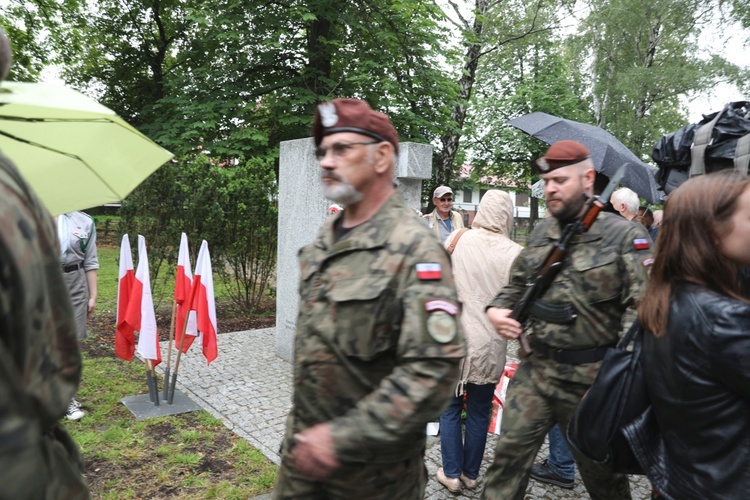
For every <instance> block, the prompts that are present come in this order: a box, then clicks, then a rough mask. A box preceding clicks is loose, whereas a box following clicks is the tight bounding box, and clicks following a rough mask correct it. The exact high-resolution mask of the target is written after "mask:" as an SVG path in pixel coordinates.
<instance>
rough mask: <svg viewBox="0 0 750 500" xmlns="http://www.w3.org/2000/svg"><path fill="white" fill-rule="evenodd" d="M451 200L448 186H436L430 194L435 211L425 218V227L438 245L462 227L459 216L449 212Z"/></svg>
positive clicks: (451, 211)
mask: <svg viewBox="0 0 750 500" xmlns="http://www.w3.org/2000/svg"><path fill="white" fill-rule="evenodd" d="M453 199H454V196H453V190H452V189H451V188H449V187H448V186H438V187H437V188H435V191H434V192H433V193H432V204H433V205H435V210H433V211H432V213H431V214H430V215H429V217H428V218H427V225H428V226H429V227H430V229H432V232H433V233H434V234H435V236H436V237H437V238H438V239H439V240H440V243H445V240H446V239H447V238H448V235H449V234H451V233H452V232H453V231H455V230H456V229H461V228H462V227H464V221H463V218H462V217H461V214H459V213H458V212H454V211H453V210H451V209H452V208H453Z"/></svg>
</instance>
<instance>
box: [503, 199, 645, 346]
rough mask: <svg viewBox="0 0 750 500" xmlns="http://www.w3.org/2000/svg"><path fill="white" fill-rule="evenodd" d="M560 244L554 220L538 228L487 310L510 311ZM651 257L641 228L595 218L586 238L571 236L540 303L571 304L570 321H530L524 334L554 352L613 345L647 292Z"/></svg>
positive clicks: (610, 217)
mask: <svg viewBox="0 0 750 500" xmlns="http://www.w3.org/2000/svg"><path fill="white" fill-rule="evenodd" d="M559 238H560V225H559V224H558V222H557V220H556V219H554V218H552V217H549V218H547V219H545V220H544V221H543V222H541V223H540V224H539V225H538V226H537V228H536V229H535V230H534V232H533V233H532V234H531V238H530V240H529V242H528V244H527V246H526V248H524V249H523V250H522V251H521V253H520V254H519V256H518V258H517V259H516V261H515V262H514V264H513V270H512V275H511V281H510V284H509V285H508V286H506V287H505V288H503V289H502V290H501V291H500V293H499V294H498V296H497V297H496V298H495V300H493V301H492V302H491V303H490V306H496V307H501V308H509V309H510V308H512V307H513V305H514V304H515V303H516V301H517V300H518V299H519V298H520V297H521V295H522V293H523V292H524V288H525V285H526V282H527V280H528V279H529V278H530V277H531V276H532V274H533V273H534V272H536V270H537V268H538V267H539V265H540V264H541V263H542V261H543V260H544V258H545V257H546V256H547V253H548V252H549V250H550V248H551V246H552V244H553V243H554V242H555V241H557V240H558V239H559ZM651 252H652V249H651V239H650V238H649V236H648V233H647V232H646V229H645V228H644V227H643V226H641V225H640V224H637V223H632V222H629V221H627V220H625V219H624V218H622V217H620V216H619V215H614V214H610V213H601V214H599V217H598V218H597V220H596V221H594V224H593V225H592V226H591V228H590V229H589V231H588V232H586V233H579V234H577V235H575V236H573V238H572V239H571V242H570V244H569V246H568V254H567V256H566V258H565V262H564V264H563V268H562V271H560V274H558V275H557V276H556V277H555V280H554V281H553V282H552V285H551V286H550V288H549V289H548V290H547V292H546V293H545V294H544V296H543V297H542V300H544V301H546V302H549V303H551V304H566V303H569V304H571V305H572V306H573V308H574V309H575V313H576V315H577V317H576V319H575V321H573V322H572V323H571V324H558V323H550V322H547V321H544V320H542V319H539V318H534V317H533V316H532V317H531V318H530V319H529V322H528V324H527V333H528V334H529V335H530V336H533V337H534V338H536V339H537V340H539V341H541V342H544V343H545V344H548V345H550V346H552V347H555V348H558V349H587V348H591V347H597V346H607V345H612V344H614V343H616V342H617V340H618V337H620V336H622V335H623V334H624V333H625V332H626V331H627V328H628V327H629V326H630V325H631V324H632V322H633V321H634V320H635V318H636V316H637V314H636V306H637V302H638V299H639V298H640V297H641V296H642V295H643V293H644V292H645V290H646V285H647V282H648V267H649V266H650V265H651V263H652V262H653V259H652V256H651Z"/></svg>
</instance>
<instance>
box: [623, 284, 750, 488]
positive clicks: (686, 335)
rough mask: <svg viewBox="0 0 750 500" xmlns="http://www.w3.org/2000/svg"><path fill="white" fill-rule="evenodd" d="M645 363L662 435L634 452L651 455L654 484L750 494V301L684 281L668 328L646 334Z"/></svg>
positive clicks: (649, 471) (674, 301)
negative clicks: (646, 448)
mask: <svg viewBox="0 0 750 500" xmlns="http://www.w3.org/2000/svg"><path fill="white" fill-rule="evenodd" d="M642 366H644V370H645V373H646V376H647V383H648V388H649V394H650V396H651V401H652V411H653V415H654V417H655V419H656V421H657V422H658V427H659V431H660V433H659V434H660V438H659V440H660V441H661V442H659V443H658V444H655V443H654V444H653V445H652V447H651V453H639V450H637V449H634V451H635V452H636V454H639V455H640V456H641V457H643V456H650V460H651V463H650V467H648V470H647V472H648V473H649V474H648V475H649V478H650V479H651V480H652V482H653V483H654V485H655V486H656V488H657V489H658V490H659V491H660V492H661V493H662V494H663V495H665V496H666V497H667V498H676V499H680V500H681V499H689V498H701V499H707V498H710V499H719V498H721V499H735V498H736V499H739V498H748V495H750V305H748V304H745V303H744V302H741V301H738V300H735V299H731V298H728V297H726V296H724V295H719V294H717V293H714V292H712V291H710V290H708V289H706V288H703V287H700V286H698V285H693V284H681V285H679V286H678V287H676V289H675V290H674V292H673V295H672V301H671V304H670V309H669V322H668V326H667V332H666V334H665V335H663V336H662V337H658V338H657V337H654V336H653V335H649V334H646V336H645V338H644V352H643V365H642ZM654 449H659V450H660V452H659V453H656V454H655V453H653V450H654ZM640 451H641V452H643V451H644V450H640Z"/></svg>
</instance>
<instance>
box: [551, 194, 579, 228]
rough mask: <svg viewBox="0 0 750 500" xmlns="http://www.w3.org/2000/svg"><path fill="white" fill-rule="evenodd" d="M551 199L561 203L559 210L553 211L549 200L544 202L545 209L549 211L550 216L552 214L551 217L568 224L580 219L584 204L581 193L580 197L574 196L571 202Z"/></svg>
mask: <svg viewBox="0 0 750 500" xmlns="http://www.w3.org/2000/svg"><path fill="white" fill-rule="evenodd" d="M552 199H553V200H555V201H559V202H561V203H562V205H561V206H560V207H559V208H557V209H553V208H552V207H550V204H549V202H550V200H546V201H547V208H548V209H549V212H550V214H552V216H553V217H554V218H555V219H557V220H559V221H560V222H569V221H572V220H575V219H577V218H578V217H580V215H581V211H582V210H583V206H584V205H585V204H586V196H585V195H584V194H583V193H581V195H580V196H574V197H573V198H572V199H571V200H568V201H565V200H562V199H560V198H552Z"/></svg>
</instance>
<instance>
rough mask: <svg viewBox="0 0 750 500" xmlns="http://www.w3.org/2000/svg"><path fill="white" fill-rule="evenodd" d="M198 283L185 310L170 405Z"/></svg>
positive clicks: (191, 292) (170, 389)
mask: <svg viewBox="0 0 750 500" xmlns="http://www.w3.org/2000/svg"><path fill="white" fill-rule="evenodd" d="M195 285H196V283H195V281H193V288H192V290H190V303H189V304H188V307H186V308H185V322H184V323H183V324H182V337H180V346H179V348H178V349H177V360H175V363H174V373H173V374H172V385H171V387H170V388H169V399H168V400H167V403H168V404H172V401H173V400H174V389H175V387H177V372H178V371H179V369H180V359H182V348H183V346H184V344H185V334H186V332H187V325H188V318H189V317H190V311H191V310H192V307H193V302H194V301H195V292H196V290H197V289H198V287H197V286H195Z"/></svg>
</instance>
